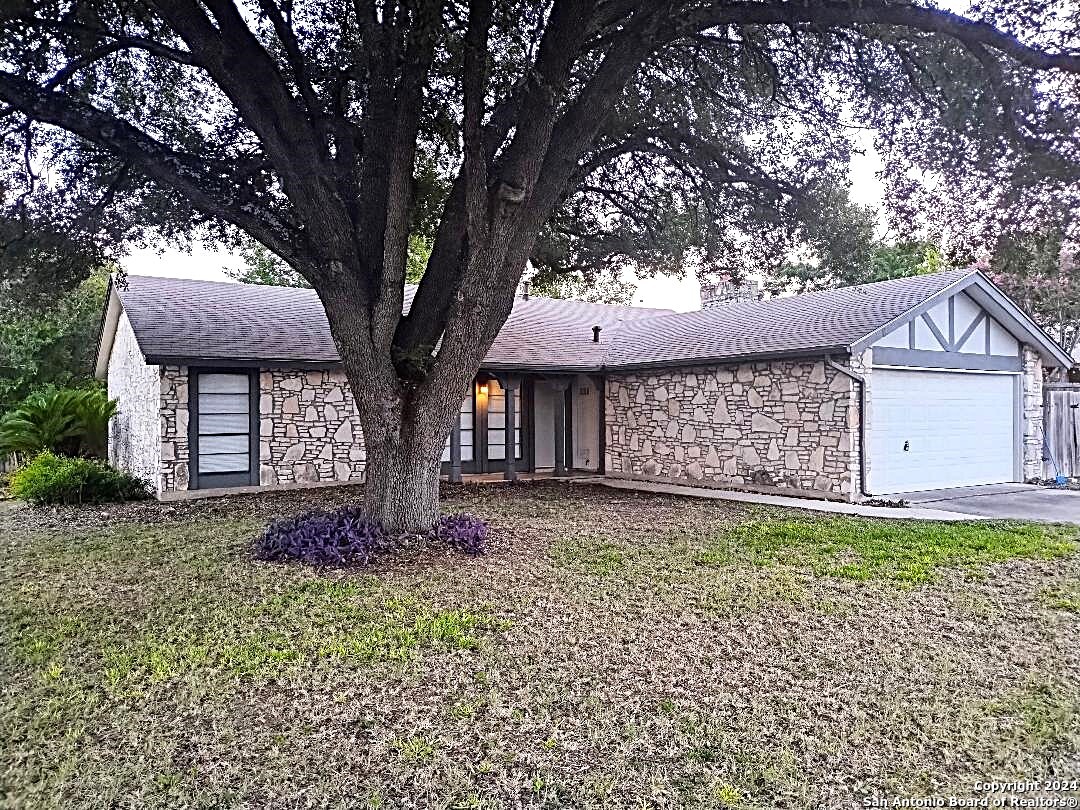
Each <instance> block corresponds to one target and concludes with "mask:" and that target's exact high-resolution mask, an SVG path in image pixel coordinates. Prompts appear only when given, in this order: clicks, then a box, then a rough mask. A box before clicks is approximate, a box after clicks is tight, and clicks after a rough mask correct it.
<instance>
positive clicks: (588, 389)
mask: <svg viewBox="0 0 1080 810" xmlns="http://www.w3.org/2000/svg"><path fill="white" fill-rule="evenodd" d="M603 386H604V381H603V378H602V377H598V376H589V375H584V374H544V375H541V374H523V373H516V372H502V371H482V372H481V373H480V374H478V375H477V376H476V379H475V380H474V381H473V386H472V390H471V391H470V394H469V396H468V397H466V398H465V401H464V402H463V403H462V405H461V411H460V413H459V416H458V423H457V425H456V426H455V427H454V428H453V429H452V430H451V433H450V437H449V438H448V439H447V443H446V448H445V449H444V450H443V459H442V461H443V465H442V472H443V475H444V476H446V478H447V479H448V480H450V481H452V482H459V481H462V480H464V478H465V476H468V477H469V480H506V481H514V480H517V479H518V478H519V477H520V476H522V475H525V474H527V475H529V476H537V475H539V476H545V475H547V476H553V477H563V476H568V475H595V474H597V473H602V472H603V454H604V448H603V435H604V430H603V422H604V406H603V403H604V397H603ZM508 426H510V427H509V428H508Z"/></svg>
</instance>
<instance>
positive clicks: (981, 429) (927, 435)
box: [868, 369, 1016, 494]
mask: <svg viewBox="0 0 1080 810" xmlns="http://www.w3.org/2000/svg"><path fill="white" fill-rule="evenodd" d="M1015 385H1016V377H1015V376H1013V375H1007V374H979V373H968V374H960V373H954V372H940V371H892V370H886V369H875V370H874V371H873V373H872V375H871V385H870V389H871V394H870V397H871V410H870V436H869V441H868V444H869V446H870V482H869V489H870V491H871V492H873V493H875V494H880V493H888V492H905V491H912V492H915V491H918V490H926V489H939V488H942V487H959V486H969V485H974V484H997V483H1002V482H1005V481H1013V480H1015V478H1016V474H1015V470H1014V466H1013V453H1014V452H1015V451H1014V448H1013V438H1014V434H1015V430H1016V428H1015V424H1016V423H1015V419H1014V409H1015V407H1016V406H1015V403H1014V400H1013V391H1014V388H1015Z"/></svg>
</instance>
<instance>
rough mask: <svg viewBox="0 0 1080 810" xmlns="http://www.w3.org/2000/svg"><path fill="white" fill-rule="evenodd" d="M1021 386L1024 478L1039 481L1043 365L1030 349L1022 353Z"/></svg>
mask: <svg viewBox="0 0 1080 810" xmlns="http://www.w3.org/2000/svg"><path fill="white" fill-rule="evenodd" d="M1022 361H1023V364H1022V366H1021V368H1022V376H1021V378H1020V383H1021V385H1022V386H1023V387H1022V389H1021V394H1020V408H1021V413H1020V417H1021V420H1022V421H1023V442H1024V444H1023V448H1022V452H1023V456H1022V458H1023V462H1024V469H1023V479H1024V480H1025V481H1028V480H1030V479H1032V478H1042V477H1043V475H1044V469H1043V467H1044V465H1043V363H1042V357H1040V356H1039V353H1038V352H1036V351H1035V350H1034V349H1032V348H1031V347H1030V346H1024V347H1023V350H1022Z"/></svg>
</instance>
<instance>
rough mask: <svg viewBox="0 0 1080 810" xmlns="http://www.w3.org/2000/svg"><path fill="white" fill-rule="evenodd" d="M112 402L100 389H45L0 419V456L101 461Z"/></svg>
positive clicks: (113, 409) (112, 412)
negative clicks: (47, 454)
mask: <svg viewBox="0 0 1080 810" xmlns="http://www.w3.org/2000/svg"><path fill="white" fill-rule="evenodd" d="M115 413H116V400H110V399H109V398H108V396H107V395H106V393H105V392H104V391H102V390H101V389H100V388H47V389H45V390H44V391H39V392H37V393H35V394H31V395H30V396H28V397H27V398H26V399H24V400H23V402H22V404H21V405H19V407H18V408H16V409H15V410H13V411H11V412H10V413H8V414H6V415H5V416H4V418H3V419H0V456H5V455H7V454H9V453H23V454H26V455H33V454H34V453H37V452H39V451H41V450H49V451H51V452H53V453H56V454H58V455H63V456H85V457H96V458H101V457H102V456H104V454H105V447H106V434H107V431H108V427H109V419H110V418H111V417H112V416H113V414H115Z"/></svg>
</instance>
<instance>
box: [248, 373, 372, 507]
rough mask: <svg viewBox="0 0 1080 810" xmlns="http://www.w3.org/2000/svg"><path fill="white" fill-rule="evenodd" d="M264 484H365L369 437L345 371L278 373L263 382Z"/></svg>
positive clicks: (261, 455) (261, 435)
mask: <svg viewBox="0 0 1080 810" xmlns="http://www.w3.org/2000/svg"><path fill="white" fill-rule="evenodd" d="M259 381H260V384H259V388H260V397H259V415H260V419H261V421H260V427H259V440H260V452H259V459H260V463H259V481H260V483H261V484H262V485H264V486H266V485H271V484H290V483H295V484H314V483H320V482H330V481H359V480H362V479H363V475H364V463H365V458H366V457H365V453H364V437H363V433H362V431H361V428H360V417H359V415H358V414H357V412H356V403H355V401H354V400H353V395H352V391H351V390H350V388H349V384H348V382H347V381H346V379H345V374H344V373H343V372H340V371H300V370H297V369H274V370H269V371H263V372H262V374H261V375H260V377H259Z"/></svg>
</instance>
